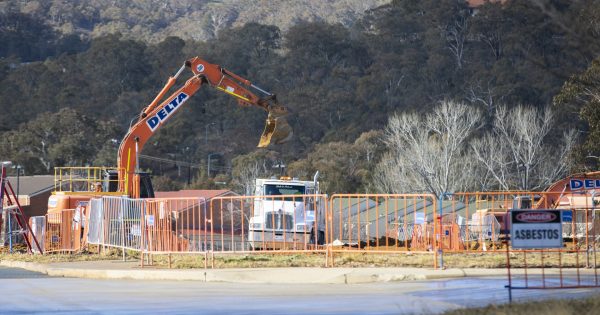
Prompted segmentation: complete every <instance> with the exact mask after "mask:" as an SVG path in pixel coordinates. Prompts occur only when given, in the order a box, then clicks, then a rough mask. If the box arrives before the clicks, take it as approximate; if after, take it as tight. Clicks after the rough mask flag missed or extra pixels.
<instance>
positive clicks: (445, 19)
mask: <svg viewBox="0 0 600 315" xmlns="http://www.w3.org/2000/svg"><path fill="white" fill-rule="evenodd" d="M234 3H236V4H238V5H237V6H236V5H234ZM261 3H263V4H264V5H263V9H264V8H267V7H269V9H268V10H266V9H265V10H266V11H264V10H263V11H261V12H262V13H261V14H262V15H260V17H258V18H252V14H257V13H256V12H259V10H252V9H256V6H257V4H256V3H255V2H252V1H246V2H236V1H233V0H232V1H224V2H220V3H214V2H208V1H175V2H173V1H171V2H169V3H167V4H165V3H163V2H160V1H159V2H152V1H150V2H148V1H130V2H127V3H125V2H118V1H117V3H115V2H114V1H108V0H95V1H91V0H84V1H79V2H76V3H75V2H61V1H25V2H19V3H13V4H11V5H5V6H1V7H0V8H4V9H5V10H4V11H2V12H3V13H2V14H3V15H2V17H6V18H5V19H3V20H2V22H1V23H0V39H2V43H7V45H5V46H3V47H1V48H0V110H1V112H2V115H0V138H1V139H2V140H1V141H2V147H1V148H0V150H1V154H2V156H3V157H5V158H7V159H13V160H22V161H28V162H27V163H30V164H31V168H30V169H31V170H32V172H34V171H33V170H35V172H39V173H44V172H47V170H48V165H59V164H60V165H63V164H85V163H92V162H94V163H100V164H105V165H109V164H110V165H113V164H114V161H115V160H116V156H115V155H114V154H115V150H116V148H117V146H118V143H117V144H115V143H113V142H110V140H111V139H113V138H114V139H117V140H119V139H121V137H122V136H123V131H124V130H127V128H128V127H129V125H130V123H131V121H132V120H134V119H136V117H137V115H138V114H139V113H140V111H141V110H142V109H143V108H144V106H146V105H147V104H148V103H150V102H151V101H152V99H153V98H154V97H155V95H156V93H157V92H158V91H159V90H160V89H161V88H162V86H163V85H164V83H165V82H166V81H167V79H168V77H169V76H171V75H173V73H174V72H175V71H177V69H179V67H180V66H181V65H182V64H183V62H184V61H185V60H186V59H187V58H190V57H193V56H195V55H198V56H200V57H202V58H204V59H206V60H208V61H209V62H212V63H216V64H220V65H222V66H223V67H224V68H227V69H229V70H231V71H233V72H235V73H237V74H239V75H242V76H244V77H246V78H247V79H249V80H250V81H251V82H253V83H254V84H256V85H258V86H260V87H262V88H264V89H266V90H268V91H272V92H273V93H276V94H277V99H278V100H279V101H280V102H281V104H283V105H285V106H287V107H288V108H289V109H290V111H291V113H292V114H291V115H290V116H289V117H288V120H289V122H290V123H291V125H292V127H293V129H294V134H295V137H294V138H293V140H292V141H291V142H290V143H289V144H285V145H283V146H280V147H276V148H273V149H272V150H273V152H275V153H269V154H263V153H260V154H258V153H251V154H248V152H252V151H253V150H254V148H255V146H256V144H257V143H258V137H259V135H260V131H261V130H262V128H263V126H264V120H265V118H266V114H265V113H264V112H263V111H260V110H257V109H256V108H250V109H248V108H239V107H238V106H237V105H236V102H235V100H234V99H232V98H231V97H230V96H229V95H225V94H223V93H221V92H218V91H215V90H214V89H210V88H208V87H206V88H202V89H201V90H200V91H199V92H198V94H197V95H196V96H194V97H193V98H191V99H190V100H189V101H188V102H187V103H186V107H185V108H182V109H180V110H178V112H177V113H176V114H175V115H174V117H173V118H172V119H171V120H170V122H169V124H166V125H165V126H164V128H161V129H160V130H159V131H158V132H157V133H156V135H154V136H153V138H152V139H151V140H150V141H149V142H148V145H147V146H146V147H145V148H144V151H143V152H142V153H143V154H148V155H152V156H161V157H165V158H170V159H175V160H179V159H181V150H182V148H185V147H191V148H194V150H193V151H194V153H193V154H191V155H190V157H189V161H188V162H190V163H192V164H194V163H195V164H198V163H199V162H198V161H199V160H201V159H205V158H206V156H207V154H210V153H220V154H222V156H223V158H222V161H223V162H222V163H221V164H222V166H223V170H224V171H223V172H224V173H227V174H225V175H226V176H232V177H233V178H234V179H235V177H236V176H239V175H240V174H241V172H242V170H243V169H246V170H247V167H243V166H242V165H245V166H248V165H251V164H252V163H253V162H257V161H259V162H260V161H263V160H266V161H270V162H269V163H270V164H272V163H273V160H272V159H271V157H270V155H272V156H273V157H276V158H275V159H277V160H279V159H281V160H284V161H285V162H286V163H287V164H290V163H292V162H294V161H297V162H296V163H294V165H296V166H295V171H297V172H298V174H295V175H296V176H300V177H303V175H306V176H312V174H313V173H314V171H316V170H320V171H321V172H322V174H323V180H326V181H329V182H330V184H328V185H329V186H328V190H330V191H331V192H334V191H335V192H342V191H351V190H354V189H358V190H368V189H369V188H368V187H369V184H370V183H369V182H370V171H371V169H372V165H375V164H376V162H377V161H376V160H377V159H378V157H379V156H381V154H379V153H378V154H375V155H374V156H375V161H373V160H365V157H364V156H365V155H364V152H363V151H361V150H363V148H361V147H360V146H359V147H356V146H357V144H356V143H355V141H357V140H356V139H358V138H359V136H360V135H361V134H363V133H364V132H367V131H370V130H381V129H383V126H384V125H385V124H386V123H387V121H388V118H389V117H390V116H391V115H392V114H393V113H395V112H403V111H415V112H417V113H419V114H423V113H427V112H429V111H431V110H432V108H433V106H434V105H435V104H437V103H438V102H439V101H440V100H460V101H461V102H464V101H466V102H468V103H470V105H473V106H478V107H482V108H484V109H485V112H486V113H487V116H486V117H485V119H486V121H487V122H488V125H487V128H489V127H490V123H491V122H492V121H493V115H494V112H495V108H496V107H497V106H499V105H504V104H507V105H508V106H509V107H512V106H515V105H517V104H520V103H527V104H533V105H534V106H541V105H544V104H546V103H548V102H550V101H551V99H552V97H553V96H554V95H556V93H557V92H558V91H559V90H560V87H561V85H562V84H563V82H564V81H565V80H566V78H568V77H570V76H571V75H572V74H574V73H580V72H581V71H583V70H584V69H585V68H586V67H588V65H587V64H586V60H593V59H595V58H596V57H597V54H598V53H597V51H599V50H598V49H596V48H597V46H598V44H599V41H598V36H597V33H598V31H597V30H598V29H600V28H599V27H598V23H597V20H598V19H597V17H598V16H600V14H598V12H600V6H599V5H598V4H596V3H595V2H590V1H584V0H577V1H570V0H556V1H554V0H553V1H527V0H514V1H507V2H505V3H504V4H501V3H498V2H495V3H486V4H485V5H483V6H481V7H478V8H477V9H476V12H475V11H474V9H473V8H469V7H468V6H467V4H466V2H464V1H436V0H419V1H417V0H394V1H391V2H389V3H388V2H387V1H375V0H374V1H362V2H361V3H365V4H364V6H362V5H357V4H353V2H352V1H341V2H339V1H298V2H295V1H292V2H289V3H288V2H285V3H279V2H278V5H277V6H272V7H271V6H268V5H266V4H270V3H272V2H271V0H267V1H262V2H261ZM357 3H358V2H357ZM384 3H386V4H385V5H382V6H380V7H376V8H375V5H376V4H384ZM161 5H164V7H160V6H161ZM297 8H304V10H303V11H300V10H297ZM291 9H294V10H291ZM363 9H369V10H368V11H367V12H364V11H363ZM285 10H289V11H285ZM253 12H254V13H253ZM281 12H286V14H283V15H278V14H276V13H281ZM349 12H353V13H352V14H349ZM334 13H335V14H334ZM363 13H364V14H363ZM290 15H295V16H294V17H293V18H292V17H291V16H290ZM284 20H285V23H283V22H282V21H284ZM15 21H16V22H18V23H16V22H15ZM315 21H316V22H315ZM246 22H252V23H246ZM256 22H258V23H256ZM338 22H339V23H338ZM2 23H4V24H2ZM271 24H273V25H271ZM232 25H236V27H231V26H232ZM237 25H239V26H237ZM275 25H276V26H275ZM16 26H18V27H16ZM50 26H52V27H50ZM201 27H209V28H210V29H201ZM117 32H121V33H117ZM165 34H169V35H181V38H179V37H175V36H170V37H167V36H165ZM80 35H81V36H80ZM88 36H89V37H88ZM86 38H92V39H90V40H89V42H88V41H87V40H86ZM182 38H184V39H182ZM139 39H144V40H146V41H141V40H139ZM199 39H201V40H203V41H199ZM8 56H12V57H8ZM184 73H187V74H189V72H184ZM580 80H583V79H580ZM576 83H577V82H576V81H573V84H576ZM178 84H183V79H180V80H179V82H178ZM591 84H596V82H591ZM257 94H261V93H259V92H257ZM567 104H568V105H567ZM560 106H561V108H563V109H564V111H563V112H561V117H563V118H564V120H563V122H562V124H561V125H558V126H557V127H556V129H557V130H556V131H557V134H560V133H561V131H562V129H564V128H565V126H566V125H567V124H569V122H570V121H573V120H572V118H573V116H572V115H570V114H569V113H576V114H579V113H582V115H583V117H584V119H586V120H587V119H589V120H588V121H587V123H588V124H589V126H590V133H589V134H586V136H588V137H589V140H586V141H587V142H586V143H587V144H586V146H587V147H585V148H586V149H585V151H586V153H585V154H594V155H598V152H597V151H595V149H594V148H593V144H594V143H597V141H598V140H597V138H596V137H597V135H596V133H597V132H596V133H595V131H594V130H596V129H597V128H596V127H594V126H597V124H598V123H597V119H596V118H595V117H596V116H597V115H596V114H597V111H596V108H597V107H598V106H597V104H595V103H592V102H591V101H590V102H580V101H568V102H563V103H562V105H560ZM64 109H73V110H76V111H78V112H79V113H82V114H85V116H86V117H89V118H88V119H89V120H91V123H92V124H91V125H89V126H87V127H85V128H91V129H92V130H96V129H97V128H99V127H94V124H96V125H98V126H100V125H102V124H107V125H111V126H113V127H114V128H119V129H120V131H121V132H117V133H114V132H108V131H96V133H97V136H96V138H98V139H93V138H94V137H92V136H91V134H90V133H89V132H88V133H84V134H78V133H77V132H75V131H73V130H71V129H68V130H69V132H71V133H72V137H71V138H72V139H67V138H68V137H66V136H65V138H64V139H63V138H62V137H63V136H61V135H62V133H60V132H58V131H53V132H52V134H54V136H52V137H50V136H46V137H47V140H46V142H48V141H50V142H48V143H52V147H53V149H50V147H44V148H43V150H42V151H43V152H44V153H43V154H41V155H40V154H39V153H33V152H34V149H33V145H32V144H31V143H35V142H36V141H37V143H38V144H39V139H42V138H43V136H41V135H37V136H36V137H38V138H35V137H33V136H32V134H33V131H32V130H33V127H32V126H31V124H32V123H33V122H36V123H37V124H38V125H43V123H42V121H43V120H44V119H48V117H54V116H52V115H53V114H52V113H54V114H56V113H60V112H61V110H64ZM49 113H50V114H49ZM63 119H66V118H63ZM47 124H48V123H47ZM72 124H73V125H75V126H78V125H77V123H76V122H73V123H72ZM65 126H66V125H65ZM44 128H45V129H44ZM57 128H58V127H56V126H53V127H48V126H44V127H43V128H40V130H42V129H44V130H46V129H49V130H56V129H57ZM594 128H596V129H594ZM100 129H101V128H100ZM22 134H23V135H22ZM56 134H59V135H56ZM26 135H27V136H26ZM20 137H22V138H23V140H19V141H20V142H19V143H18V144H17V142H15V141H16V140H14V139H17V138H19V139H20ZM102 137H103V138H102ZM25 138H27V139H28V140H25ZM6 139H13V140H6ZM44 139H46V138H44ZM557 139H558V138H557ZM557 141H558V140H557ZM369 143H371V142H369ZM82 144H85V145H82ZM16 145H22V146H24V148H18V147H16ZM372 145H374V146H375V147H376V149H377V151H378V152H379V151H381V150H382V149H381V148H382V147H383V146H382V145H381V144H379V143H377V141H375V142H372ZM37 150H38V151H39V148H38V149H37ZM359 152H362V153H359ZM244 154H246V156H244ZM261 154H263V155H261ZM582 154H583V153H581V154H580V155H582ZM59 155H60V156H59ZM240 155H242V157H241V158H240V159H238V160H236V162H234V163H233V164H234V166H233V171H228V170H229V169H230V168H229V164H230V163H229V161H232V160H233V159H234V158H235V157H236V156H240ZM357 156H358V157H357ZM365 161H366V162H365ZM23 163H25V162H23ZM142 163H144V164H143V165H142V167H144V168H152V169H156V168H155V167H149V166H150V165H152V166H157V165H156V164H151V163H150V162H147V161H142ZM152 163H154V162H152ZM261 163H262V162H261ZM269 163H267V164H269ZM163 164H164V163H163ZM259 164H260V163H259ZM267 164H264V165H265V166H264V167H263V166H262V165H263V164H261V167H262V168H263V170H264V172H262V173H264V175H270V174H269V173H271V171H272V170H268V169H267V167H270V165H267ZM236 165H237V169H236ZM158 166H159V168H160V171H157V173H160V174H163V175H165V176H171V177H175V176H176V175H175V174H179V172H177V171H176V170H177V167H173V166H172V165H171V166H170V167H169V166H165V167H164V168H163V165H162V164H160V165H158ZM204 166H205V165H204ZM203 168H204V167H203ZM301 174H303V175H301ZM186 175H187V174H186ZM212 175H214V174H211V176H212ZM179 176H181V177H182V178H180V179H179V180H180V181H185V179H187V176H185V177H184V176H183V175H179ZM211 176H199V178H200V179H202V180H208V179H209V178H211ZM194 177H198V176H194ZM200 179H198V180H200ZM192 181H193V180H192ZM228 182H230V181H228ZM196 184H197V187H200V186H202V184H201V183H196ZM237 185H238V187H240V188H241V187H242V186H243V185H245V184H240V183H237ZM246 188H247V187H246Z"/></svg>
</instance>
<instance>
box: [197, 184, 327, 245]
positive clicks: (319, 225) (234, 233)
mask: <svg viewBox="0 0 600 315" xmlns="http://www.w3.org/2000/svg"><path fill="white" fill-rule="evenodd" d="M326 214H327V197H326V196H325V195H278V196H236V197H217V198H213V199H212V200H211V201H210V214H209V216H208V222H209V223H210V246H209V249H210V250H211V251H213V252H248V251H253V252H257V251H273V250H278V251H318V250H323V247H322V246H320V245H323V244H326V243H327V242H328V240H327V234H328V233H327V227H328V225H327V224H326V218H327V217H326Z"/></svg>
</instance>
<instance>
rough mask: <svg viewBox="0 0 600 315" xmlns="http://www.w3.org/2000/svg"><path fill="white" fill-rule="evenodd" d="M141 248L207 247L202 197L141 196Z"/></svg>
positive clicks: (156, 250) (157, 250) (170, 250)
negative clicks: (156, 197) (143, 204)
mask: <svg viewBox="0 0 600 315" xmlns="http://www.w3.org/2000/svg"><path fill="white" fill-rule="evenodd" d="M142 212H143V215H142V217H143V218H144V220H142V221H141V230H142V231H143V235H142V239H143V240H142V242H143V244H144V246H143V248H142V250H143V251H145V252H149V253H185V252H195V253H201V252H205V251H206V250H207V246H208V245H207V239H208V231H207V220H206V216H207V209H206V201H205V200H204V198H174V199H149V200H145V207H144V208H143V209H142Z"/></svg>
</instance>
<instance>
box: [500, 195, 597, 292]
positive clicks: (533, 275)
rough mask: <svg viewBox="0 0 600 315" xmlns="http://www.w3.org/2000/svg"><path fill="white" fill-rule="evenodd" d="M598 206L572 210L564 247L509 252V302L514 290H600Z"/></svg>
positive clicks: (507, 262) (570, 210)
mask: <svg viewBox="0 0 600 315" xmlns="http://www.w3.org/2000/svg"><path fill="white" fill-rule="evenodd" d="M594 206H595V205H591V206H590V207H589V208H571V209H564V210H563V211H567V213H568V215H567V217H570V218H572V220H571V221H570V222H564V219H565V214H561V215H562V216H563V223H562V234H563V235H562V237H563V247H562V248H552V249H528V250H518V249H513V248H512V247H511V248H508V247H507V249H506V264H507V274H508V286H507V289H508V290H509V298H510V299H512V290H523V289H573V288H590V287H600V278H599V275H598V267H599V266H598V264H599V263H600V257H599V255H598V254H599V252H600V243H598V240H600V216H598V212H597V211H598V210H600V209H595V207H594Z"/></svg>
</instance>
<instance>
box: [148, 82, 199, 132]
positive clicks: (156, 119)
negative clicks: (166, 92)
mask: <svg viewBox="0 0 600 315" xmlns="http://www.w3.org/2000/svg"><path fill="white" fill-rule="evenodd" d="M188 98H189V96H188V95H187V94H185V93H183V92H181V93H179V95H177V96H176V97H175V98H173V99H172V100H171V101H169V102H168V103H167V104H166V105H165V106H163V108H161V109H160V110H159V111H158V112H156V115H154V116H152V117H150V118H149V119H148V120H146V124H147V125H148V127H149V128H150V130H151V131H152V132H154V130H155V129H156V128H158V126H160V124H161V123H162V122H163V121H165V120H167V119H168V118H169V116H171V114H173V113H174V112H175V111H176V110H177V108H179V106H180V105H181V104H183V103H185V101H187V99H188Z"/></svg>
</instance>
